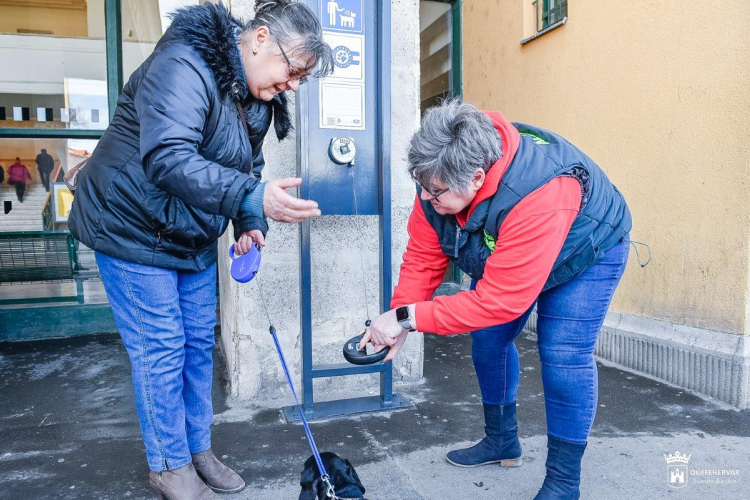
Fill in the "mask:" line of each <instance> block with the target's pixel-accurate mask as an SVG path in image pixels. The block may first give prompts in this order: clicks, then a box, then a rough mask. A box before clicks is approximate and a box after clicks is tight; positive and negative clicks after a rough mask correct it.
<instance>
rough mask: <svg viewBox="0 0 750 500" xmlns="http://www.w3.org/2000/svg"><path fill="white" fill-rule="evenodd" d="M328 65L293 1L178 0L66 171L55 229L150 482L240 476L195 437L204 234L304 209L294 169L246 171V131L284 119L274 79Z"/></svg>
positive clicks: (259, 133)
mask: <svg viewBox="0 0 750 500" xmlns="http://www.w3.org/2000/svg"><path fill="white" fill-rule="evenodd" d="M316 68H317V69H316ZM332 68H333V57H332V55H331V48H330V47H329V46H328V44H326V43H325V41H324V40H323V33H322V28H321V25H320V21H318V19H317V17H316V16H315V14H314V13H313V12H312V10H310V8H309V7H307V6H306V5H305V4H304V3H302V2H291V1H289V0H285V1H281V0H277V1H263V0H258V1H257V2H256V11H255V17H254V18H253V20H251V21H249V22H248V23H243V22H241V21H240V20H239V19H236V18H235V17H233V16H232V15H231V14H230V13H229V11H228V10H227V9H226V7H224V6H223V5H222V4H213V3H210V2H207V3H205V4H204V5H194V6H191V7H186V8H184V9H181V10H179V11H177V13H176V14H175V15H174V17H173V20H172V24H171V25H170V27H169V29H168V30H167V32H166V33H165V34H164V36H163V37H162V38H161V40H160V41H159V42H158V44H157V45H156V48H155V49H154V52H153V54H152V55H151V56H150V57H149V58H148V59H147V60H146V61H145V62H144V63H143V64H142V65H141V66H140V67H139V68H138V69H137V70H136V71H135V72H134V73H133V75H132V76H131V77H130V80H129V81H128V83H127V84H126V85H125V87H124V89H123V91H122V94H121V95H120V98H119V100H118V102H117V109H116V110H115V113H114V117H113V119H112V122H111V123H110V125H109V127H107V130H106V131H105V132H104V135H103V136H102V138H101V139H100V140H99V143H98V145H97V147H96V149H95V150H94V152H93V154H92V156H91V158H90V159H89V161H88V163H87V164H86V166H85V168H82V169H81V171H80V174H79V180H78V185H77V187H76V190H75V199H74V201H73V208H72V211H71V214H70V218H69V221H68V222H69V227H70V232H71V233H72V234H73V235H74V236H75V237H76V238H78V239H79V240H80V241H81V242H83V243H84V244H85V245H86V246H88V247H90V248H92V249H94V251H95V252H96V253H95V255H96V262H97V264H98V266H99V273H100V275H101V278H102V282H103V283H104V287H105V290H106V291H107V296H108V298H109V301H110V303H111V304H112V312H113V313H114V316H115V322H116V324H117V330H118V332H119V333H120V337H121V338H122V341H123V344H124V345H125V348H126V349H127V351H128V355H129V356H130V361H131V365H132V382H133V390H134V392H135V403H136V409H137V411H138V419H139V422H140V425H141V433H142V436H143V442H144V444H145V448H146V458H147V460H148V465H149V468H150V469H151V471H150V472H149V482H150V484H151V486H152V487H153V488H154V489H156V490H157V492H158V494H159V498H168V499H169V500H210V499H216V498H217V496H216V494H215V493H214V491H217V492H222V493H232V492H237V491H239V490H241V489H242V488H244V487H245V481H244V480H243V479H242V477H240V476H239V474H237V473H236V472H234V471H233V470H232V469H230V468H229V467H228V466H227V465H225V464H223V463H221V461H219V459H218V458H217V457H216V455H215V454H214V452H213V450H212V442H211V423H212V421H213V406H212V400H211V387H212V379H213V358H212V356H213V348H214V343H215V331H214V326H215V325H216V260H217V256H218V245H217V240H218V239H219V237H220V236H221V235H222V234H223V233H224V232H225V231H226V229H227V227H228V225H229V222H230V221H232V225H233V227H234V230H235V235H234V236H235V239H236V240H237V243H236V244H235V251H236V252H237V253H238V254H243V253H245V252H247V251H248V250H249V249H250V248H251V245H253V244H257V245H259V246H263V244H264V242H265V240H264V238H265V235H266V231H267V230H268V223H267V221H266V217H268V218H270V219H273V220H276V221H280V222H288V223H296V222H300V221H303V220H305V219H307V218H309V217H317V216H319V215H320V210H319V209H318V205H317V203H315V202H314V201H311V200H300V199H297V198H295V197H294V196H291V195H290V194H288V193H286V191H285V189H287V188H293V187H297V186H299V185H300V183H301V182H302V181H301V179H294V178H289V179H277V180H271V181H268V182H261V170H262V169H263V167H264V160H263V153H262V150H261V146H262V144H263V139H264V137H265V136H266V133H267V131H268V130H269V128H270V126H271V122H272V121H273V123H274V129H275V132H276V137H277V138H278V139H279V140H281V139H283V138H285V137H286V136H287V135H288V134H289V132H290V130H291V128H292V126H291V117H290V114H289V112H288V110H287V107H286V94H285V92H287V91H292V92H296V91H297V90H298V89H299V86H300V85H301V84H303V83H304V82H305V81H306V80H307V78H308V77H309V76H311V75H313V74H314V75H316V76H325V75H326V74H329V73H330V72H331V71H332ZM224 250H225V249H222V251H224ZM209 488H210V489H209ZM211 490H214V491H211Z"/></svg>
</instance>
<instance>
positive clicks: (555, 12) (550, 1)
mask: <svg viewBox="0 0 750 500" xmlns="http://www.w3.org/2000/svg"><path fill="white" fill-rule="evenodd" d="M567 15H568V0H543V5H542V26H541V28H539V29H545V28H548V27H549V26H551V25H553V24H555V23H558V22H560V21H562V20H563V19H564V18H565V17H567Z"/></svg>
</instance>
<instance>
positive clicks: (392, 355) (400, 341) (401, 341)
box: [375, 330, 409, 363]
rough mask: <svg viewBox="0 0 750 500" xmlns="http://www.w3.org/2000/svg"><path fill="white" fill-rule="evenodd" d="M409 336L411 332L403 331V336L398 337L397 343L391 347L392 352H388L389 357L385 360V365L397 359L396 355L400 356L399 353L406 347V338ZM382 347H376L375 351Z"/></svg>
mask: <svg viewBox="0 0 750 500" xmlns="http://www.w3.org/2000/svg"><path fill="white" fill-rule="evenodd" d="M408 335H409V332H407V331H406V330H404V331H403V333H402V334H401V335H399V336H398V337H396V343H395V344H393V345H392V346H391V350H390V351H388V355H387V356H386V357H385V359H384V360H383V363H387V362H389V361H392V360H393V358H395V357H396V354H398V351H400V350H401V346H402V345H404V342H406V337H407V336H408ZM379 347H380V346H378V345H376V346H375V349H378V348H379ZM383 347H385V346H383ZM378 350H379V349H378Z"/></svg>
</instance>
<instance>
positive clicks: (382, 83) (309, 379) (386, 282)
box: [283, 0, 411, 422]
mask: <svg viewBox="0 0 750 500" xmlns="http://www.w3.org/2000/svg"><path fill="white" fill-rule="evenodd" d="M306 2H307V3H308V5H309V6H310V7H313V8H316V9H317V7H318V6H319V5H320V4H319V3H318V1H316V0H306ZM370 6H373V4H370ZM375 11H376V14H375V15H373V18H375V17H376V18H377V23H376V24H377V29H376V33H375V37H376V40H375V41H376V43H375V46H376V48H377V50H376V52H377V54H376V55H375V56H374V57H375V59H372V61H375V68H374V69H375V72H376V73H377V75H375V76H374V78H375V80H376V82H375V83H376V86H375V88H374V94H375V101H376V104H375V106H374V108H375V113H374V116H375V119H374V120H372V122H373V123H374V126H375V127H377V128H376V132H375V133H374V134H373V136H371V138H370V139H368V140H372V141H375V143H376V146H375V152H374V154H373V157H372V162H371V163H370V165H372V167H377V173H374V168H372V167H371V168H372V169H371V170H370V172H373V173H372V177H371V179H372V180H373V189H371V190H370V191H369V192H370V193H372V194H374V191H375V189H374V184H375V182H377V195H378V199H377V212H376V211H375V203H372V205H371V206H372V210H371V211H369V212H368V211H365V214H368V215H369V214H372V215H374V214H375V213H377V214H378V226H379V231H378V232H379V236H380V238H379V239H380V247H379V263H378V264H379V271H380V273H379V274H380V293H379V303H380V308H379V312H382V311H385V310H388V309H389V308H390V302H391V287H392V279H391V273H392V262H391V244H392V238H391V169H390V162H391V157H390V152H391V136H390V134H391V68H390V65H391V49H390V46H391V2H390V0H378V1H377V4H375ZM318 91H319V89H318V87H317V85H316V83H315V82H312V83H311V84H308V85H307V86H304V87H302V88H301V89H300V92H299V93H298V94H297V101H296V102H297V122H296V125H297V127H296V129H297V155H298V158H299V163H298V172H297V173H298V175H299V176H300V177H302V187H301V189H300V197H302V198H305V199H310V198H314V196H311V195H313V194H315V193H313V190H312V188H311V187H310V186H311V184H315V183H317V184H316V185H317V186H318V188H319V186H320V185H321V184H323V185H325V183H326V182H327V183H330V180H331V179H334V178H336V175H337V173H336V172H335V171H330V172H329V171H324V170H321V169H320V168H319V167H320V165H318V164H317V163H315V162H312V161H311V154H313V155H315V154H318V158H319V153H320V151H319V149H315V148H320V147H324V146H325V144H322V143H321V144H317V143H315V144H313V139H312V138H313V137H314V138H315V139H314V140H315V141H318V140H320V139H321V137H328V136H326V135H325V134H321V131H320V130H319V129H317V128H315V129H313V130H311V129H310V127H317V123H316V122H314V121H311V120H310V115H311V114H313V120H317V117H315V116H314V113H315V111H316V110H317V105H318V101H317V93H318ZM370 130H372V129H370ZM357 133H359V134H362V132H357ZM352 135H354V132H352ZM368 144H369V143H368ZM314 157H315V156H314ZM359 164H360V165H362V164H363V162H360V163H359ZM316 168H317V170H316V171H315V172H313V171H312V170H313V169H316ZM338 168H343V167H338ZM354 168H362V167H358V166H355V167H354ZM365 172H367V171H365ZM339 173H340V172H339ZM316 192H317V191H316ZM339 195H340V193H336V194H335V196H339ZM323 201H326V202H328V203H329V205H328V207H330V208H332V209H334V210H344V211H343V215H352V216H353V215H354V213H349V212H347V211H346V210H348V208H347V207H346V203H341V202H340V201H339V202H338V203H331V201H334V202H335V201H337V200H330V199H328V200H323ZM365 201H366V202H367V201H368V200H365ZM370 201H372V198H370ZM333 213H336V214H339V213H342V212H338V211H334V212H333ZM326 214H328V212H326ZM362 215H363V214H362V213H361V212H360V216H362ZM299 231H300V232H299V235H300V329H301V332H302V405H303V411H304V412H305V416H306V418H307V419H308V420H315V419H322V418H330V417H336V416H343V415H351V414H355V413H364V412H371V411H382V410H395V409H399V408H409V407H411V404H410V403H409V402H408V401H407V400H406V399H405V398H404V397H403V396H401V395H400V394H395V395H394V394H393V366H392V364H391V363H385V364H384V363H375V364H373V365H368V366H356V365H350V364H347V363H343V364H333V365H324V366H317V367H316V366H314V365H313V358H312V346H313V342H312V333H313V332H312V277H311V276H312V258H311V248H310V222H309V221H306V222H304V223H302V224H300V229H299ZM367 373H379V374H380V395H379V396H369V397H358V398H352V399H344V400H338V401H326V402H320V403H314V397H313V381H314V379H316V378H326V377H344V376H350V375H362V374H367ZM283 412H284V415H285V416H286V418H287V421H290V422H293V421H298V420H300V418H299V415H298V409H297V407H296V406H289V407H286V408H284V409H283Z"/></svg>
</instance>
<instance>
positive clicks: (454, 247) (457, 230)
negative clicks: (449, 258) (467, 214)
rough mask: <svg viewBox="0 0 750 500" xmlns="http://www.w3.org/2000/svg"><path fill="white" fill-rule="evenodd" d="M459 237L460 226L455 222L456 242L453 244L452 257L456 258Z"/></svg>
mask: <svg viewBox="0 0 750 500" xmlns="http://www.w3.org/2000/svg"><path fill="white" fill-rule="evenodd" d="M460 239H461V226H459V225H458V224H456V244H455V245H454V246H453V257H454V258H456V259H457V258H458V242H459V240H460Z"/></svg>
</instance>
